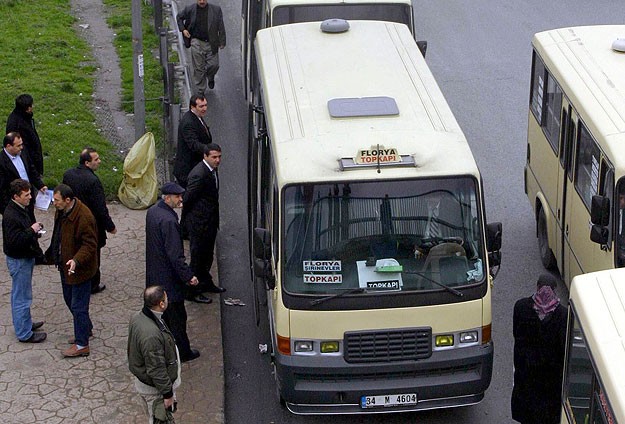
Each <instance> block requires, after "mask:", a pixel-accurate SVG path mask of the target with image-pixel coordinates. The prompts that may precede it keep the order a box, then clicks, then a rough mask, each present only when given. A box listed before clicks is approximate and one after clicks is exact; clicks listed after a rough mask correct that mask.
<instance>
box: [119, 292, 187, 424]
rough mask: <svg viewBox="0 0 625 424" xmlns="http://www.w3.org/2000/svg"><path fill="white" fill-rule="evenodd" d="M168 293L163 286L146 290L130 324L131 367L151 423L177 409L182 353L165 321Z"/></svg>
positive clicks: (158, 420) (129, 348) (161, 419)
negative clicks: (139, 308) (138, 309)
mask: <svg viewBox="0 0 625 424" xmlns="http://www.w3.org/2000/svg"><path fill="white" fill-rule="evenodd" d="M165 309H167V293H165V290H163V287H162V286H150V287H148V288H147V289H145V290H144V292H143V309H142V310H141V311H140V312H138V313H136V314H135V315H134V316H133V317H132V318H131V320H130V325H129V326H128V368H129V369H130V372H131V373H132V374H133V375H134V376H135V388H136V389H137V392H138V393H139V394H140V395H141V397H142V398H143V400H144V401H145V403H146V407H147V411H148V416H149V421H148V422H149V423H150V424H152V423H153V422H160V421H165V422H167V417H170V416H171V415H170V413H171V412H173V411H175V399H176V398H175V394H174V391H175V390H176V388H177V387H178V386H180V371H181V369H180V356H179V354H178V348H177V347H176V342H175V340H174V336H173V334H172V333H171V331H169V328H167V325H165V322H164V321H163V312H165Z"/></svg>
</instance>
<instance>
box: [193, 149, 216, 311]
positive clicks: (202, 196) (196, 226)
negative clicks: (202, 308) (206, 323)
mask: <svg viewBox="0 0 625 424" xmlns="http://www.w3.org/2000/svg"><path fill="white" fill-rule="evenodd" d="M220 163H221V147H219V145H218V144H212V143H211V144H209V145H207V146H204V159H203V160H202V162H200V163H198V164H197V165H196V166H195V168H193V170H191V172H190V173H189V185H188V186H187V191H186V192H185V193H184V207H185V208H186V209H187V216H188V225H189V239H190V245H191V246H190V247H191V269H192V270H193V272H194V273H195V275H196V276H197V278H198V280H199V281H200V284H199V286H198V289H197V291H196V292H195V293H191V294H190V300H194V301H196V302H200V303H210V299H209V298H207V297H205V296H204V295H203V294H201V292H205V291H208V292H211V293H223V292H225V291H226V289H224V288H223V287H217V286H215V283H214V282H213V277H212V276H211V274H210V270H211V266H212V265H213V254H214V253H213V252H214V250H215V239H216V238H217V230H218V229H219V176H218V173H217V168H219V164H220Z"/></svg>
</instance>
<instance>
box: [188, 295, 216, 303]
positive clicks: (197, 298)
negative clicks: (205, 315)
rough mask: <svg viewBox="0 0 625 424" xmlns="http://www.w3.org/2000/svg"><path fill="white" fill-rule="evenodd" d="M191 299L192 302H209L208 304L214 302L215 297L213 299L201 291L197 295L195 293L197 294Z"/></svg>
mask: <svg viewBox="0 0 625 424" xmlns="http://www.w3.org/2000/svg"><path fill="white" fill-rule="evenodd" d="M189 300H190V301H191V302H196V303H207V304H208V303H212V302H213V299H211V298H209V297H206V296H204V295H203V294H201V293H200V294H197V295H195V296H193V297H191V298H189Z"/></svg>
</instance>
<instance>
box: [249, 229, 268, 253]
mask: <svg viewBox="0 0 625 424" xmlns="http://www.w3.org/2000/svg"><path fill="white" fill-rule="evenodd" d="M253 243H254V246H253V248H254V256H255V257H256V258H258V259H270V258H271V234H269V231H268V230H266V229H264V228H254V239H253Z"/></svg>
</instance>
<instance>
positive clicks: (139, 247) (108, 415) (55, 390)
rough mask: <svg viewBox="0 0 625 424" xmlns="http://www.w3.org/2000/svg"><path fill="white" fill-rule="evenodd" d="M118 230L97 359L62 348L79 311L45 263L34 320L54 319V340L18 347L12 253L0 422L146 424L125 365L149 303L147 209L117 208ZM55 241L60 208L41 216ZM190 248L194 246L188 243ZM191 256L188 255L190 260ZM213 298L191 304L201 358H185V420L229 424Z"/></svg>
mask: <svg viewBox="0 0 625 424" xmlns="http://www.w3.org/2000/svg"><path fill="white" fill-rule="evenodd" d="M109 210H110V213H111V217H112V218H113V221H114V222H115V224H116V225H117V234H115V235H109V238H108V241H107V245H106V246H105V247H104V249H103V250H102V267H101V270H102V282H103V283H104V284H106V287H107V288H106V290H105V291H103V292H102V293H99V294H97V295H95V296H92V298H91V306H90V315H91V320H92V321H93V324H94V327H95V328H94V335H95V337H94V338H93V339H91V341H90V347H91V355H90V356H88V357H86V358H73V359H63V358H62V356H61V350H63V349H66V348H67V347H68V346H69V345H68V344H67V339H69V338H70V337H72V336H73V327H72V319H71V314H70V312H69V310H68V309H67V307H66V306H65V303H64V302H63V297H62V294H61V283H60V278H59V274H58V271H57V270H56V268H54V267H52V266H36V267H35V272H34V276H33V306H32V308H31V311H32V316H33V320H37V321H40V320H45V322H46V323H45V325H44V327H43V330H44V331H46V332H47V333H48V339H47V340H46V341H45V342H43V343H40V344H28V343H19V342H18V341H17V339H16V338H15V333H14V331H13V325H12V322H11V304H10V302H11V299H10V293H11V279H10V276H9V275H8V271H7V267H6V262H5V259H4V255H2V259H1V262H2V263H1V264H0V392H2V393H3V395H2V397H1V398H0V422H2V423H15V424H22V423H46V424H57V423H68V424H69V423H78V422H81V423H98V424H100V423H116V424H117V423H132V424H135V423H141V424H144V423H146V422H147V418H146V416H145V415H144V413H143V410H142V409H141V408H142V404H141V399H140V398H139V396H138V395H137V394H136V393H135V390H134V384H133V382H132V379H131V377H132V376H131V374H130V372H129V371H128V366H127V361H126V337H127V332H128V321H129V319H130V317H131V315H132V314H133V313H134V312H136V311H139V310H140V309H141V306H142V303H143V301H142V290H143V288H144V287H145V277H144V275H145V230H144V227H145V213H146V211H133V210H130V209H127V208H125V207H124V206H122V205H109ZM37 219H38V220H40V221H42V222H43V223H44V226H45V228H46V230H47V231H48V232H47V233H46V234H45V236H44V237H43V239H42V240H41V243H40V244H41V246H42V248H43V249H44V250H45V249H46V248H47V247H48V245H49V244H50V238H51V237H52V228H53V219H54V208H53V207H52V206H51V207H50V210H49V211H48V212H47V213H46V212H41V211H38V212H37ZM187 252H188V245H187ZM187 260H188V256H187ZM212 297H213V303H212V304H210V305H202V304H197V303H190V302H187V303H186V307H187V313H188V315H189V322H188V333H189V339H190V340H191V345H192V346H193V347H194V348H197V349H198V350H199V351H200V352H201V354H202V356H200V358H198V359H196V360H194V361H192V362H189V363H186V364H183V366H182V385H181V387H180V390H179V391H178V394H177V397H178V412H177V413H176V415H175V418H176V421H177V422H178V423H183V424H189V423H198V424H218V423H223V422H224V417H223V401H224V391H223V387H224V378H223V353H222V344H221V322H220V302H219V296H217V295H213V296H212Z"/></svg>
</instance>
